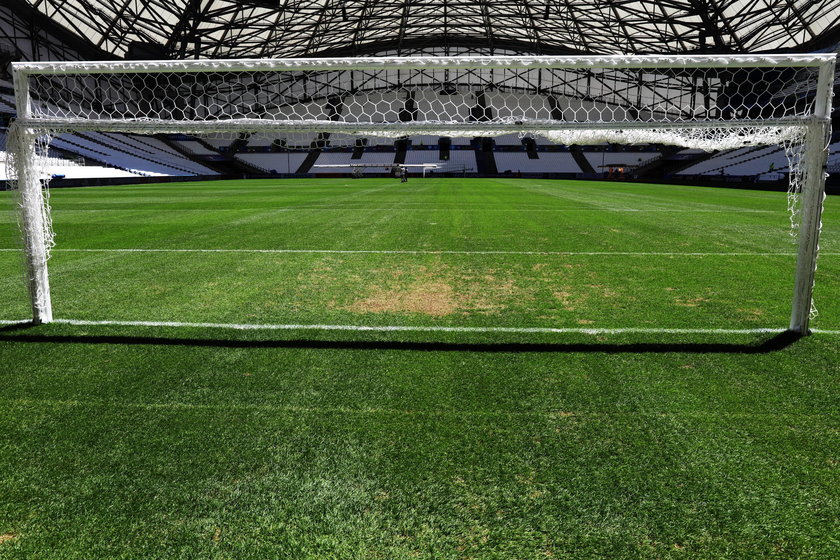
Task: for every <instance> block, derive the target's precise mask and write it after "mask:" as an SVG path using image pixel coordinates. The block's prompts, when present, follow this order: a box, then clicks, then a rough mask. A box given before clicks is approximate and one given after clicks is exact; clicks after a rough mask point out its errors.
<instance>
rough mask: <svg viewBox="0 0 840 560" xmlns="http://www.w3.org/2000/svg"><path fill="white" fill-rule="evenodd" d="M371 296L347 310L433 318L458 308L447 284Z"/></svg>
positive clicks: (377, 292) (421, 285) (417, 285)
mask: <svg viewBox="0 0 840 560" xmlns="http://www.w3.org/2000/svg"><path fill="white" fill-rule="evenodd" d="M372 292H373V293H372V294H371V295H369V296H368V297H366V298H364V299H361V300H359V301H357V302H355V303H353V304H351V305H349V306H347V307H346V309H347V310H348V311H353V312H355V313H422V314H424V315H431V316H434V317H443V316H444V315H451V314H452V313H455V311H456V310H457V309H458V304H457V302H456V301H455V297H454V295H453V290H452V286H450V285H449V284H446V283H444V282H428V283H414V284H412V285H409V286H405V287H397V288H392V289H388V290H383V289H381V288H376V289H374V290H373V291H372Z"/></svg>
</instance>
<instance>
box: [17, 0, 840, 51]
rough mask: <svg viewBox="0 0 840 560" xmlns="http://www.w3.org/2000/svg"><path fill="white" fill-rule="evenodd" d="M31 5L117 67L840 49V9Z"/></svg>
mask: <svg viewBox="0 0 840 560" xmlns="http://www.w3.org/2000/svg"><path fill="white" fill-rule="evenodd" d="M25 1H26V2H27V3H28V4H29V5H30V6H31V7H32V8H34V9H35V10H36V11H37V12H40V14H42V15H44V16H47V17H48V18H49V19H51V20H52V21H54V22H56V23H58V24H60V25H61V26H63V27H65V28H67V29H69V30H70V31H72V32H73V33H74V35H77V36H78V37H80V38H81V39H80V40H82V41H85V42H89V43H91V44H92V45H91V44H89V45H88V46H94V47H96V48H97V50H99V51H101V52H103V53H107V54H109V55H112V56H117V57H124V56H127V55H129V52H130V51H129V49H130V46H131V45H132V44H135V45H137V44H145V45H146V46H147V47H148V48H151V49H152V50H153V51H155V52H157V53H160V54H159V56H160V57H163V56H165V57H167V58H192V57H201V58H237V57H287V56H292V57H296V56H313V55H319V54H330V55H353V54H371V53H377V52H390V53H395V54H409V53H416V52H418V51H421V50H424V49H435V50H436V51H437V52H446V51H447V50H449V51H450V52H452V53H453V54H454V53H455V52H463V51H464V49H468V50H470V51H474V52H482V53H492V52H511V51H514V52H529V53H553V54H559V53H569V54H573V53H599V54H606V53H633V54H639V53H662V52H718V53H727V52H761V51H777V50H785V49H793V50H816V49H819V48H823V47H828V46H830V45H833V44H836V43H837V41H838V40H840V37H838V35H840V33H838V29H840V1H838V0H653V1H651V0H647V1H638V0H25ZM151 58H154V57H151Z"/></svg>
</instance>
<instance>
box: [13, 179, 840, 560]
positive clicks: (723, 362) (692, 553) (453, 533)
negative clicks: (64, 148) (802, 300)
mask: <svg viewBox="0 0 840 560" xmlns="http://www.w3.org/2000/svg"><path fill="white" fill-rule="evenodd" d="M0 204H2V205H4V209H5V210H7V211H6V212H5V213H2V214H0V220H1V221H0V286H1V287H2V289H0V320H7V321H9V320H18V319H26V318H27V317H28V314H29V309H28V303H27V299H26V294H25V289H24V285H23V281H22V272H21V257H20V254H19V251H17V250H16V249H17V247H18V243H17V241H16V233H15V231H16V226H15V224H14V221H15V219H14V216H13V214H12V212H11V206H12V205H11V197H10V195H9V193H0ZM52 204H53V208H54V214H53V217H54V223H55V230H56V233H57V242H58V244H57V246H56V249H55V251H54V253H53V257H52V259H51V260H50V276H51V281H52V295H53V304H54V310H55V315H56V317H57V318H62V319H76V320H89V321H180V322H188V323H247V324H272V325H283V324H307V325H311V324H322V325H356V326H394V325H399V326H421V327H422V326H445V327H476V328H486V327H492V328H496V327H511V328H521V327H562V328H574V329H587V328H591V329H601V328H639V329H686V328H690V329H710V331H709V332H706V333H693V334H680V333H673V332H671V333H668V332H625V333H621V334H604V333H600V334H586V333H565V334H546V333H537V334H535V333H522V332H480V331H472V332H406V331H402V332H376V331H311V330H274V331H267V330H249V331H237V330H228V329H221V328H214V329H210V328H198V327H139V326H119V325H68V324H51V325H44V326H40V327H26V328H24V327H20V326H14V325H8V326H5V327H2V328H0V387H1V388H2V389H0V558H2V559H5V558H60V559H74V558H78V559H86V560H88V559H91V558H125V559H137V558H237V559H239V558H290V559H291V558H294V559H303V558H313V559H314V558H336V559H345V558H346V559H368V558H370V559H374V558H376V559H379V558H381V559H403V558H405V559H409V558H428V559H431V558H435V559H438V558H442V559H450V558H451V559H456V558H457V559H462V558H463V559H466V558H474V559H483V558H498V559H543V558H545V559H551V558H627V559H629V558H650V559H654V558H657V559H658V558H715V559H717V558H737V559H743V558H762V559H765V558H780V559H781V558H785V559H786V558H813V559H815V560H816V559H819V560H824V559H828V558H837V557H840V537H838V535H840V522H838V520H840V455H838V449H840V436H838V425H840V412H838V410H840V409H839V408H838V404H840V403H839V402H838V400H840V399H838V386H837V382H838V374H840V365H838V364H840V336H837V334H831V333H824V334H816V335H814V336H811V337H807V338H804V339H800V340H789V339H786V338H784V337H779V336H776V335H775V334H773V333H762V332H746V333H741V334H733V333H725V332H715V331H714V329H745V330H755V329H763V328H768V329H778V330H779V331H781V330H782V329H784V328H785V327H786V326H787V323H788V316H789V312H790V300H791V295H792V286H793V272H794V260H795V257H794V253H795V251H796V245H795V243H794V242H793V241H792V239H791V237H790V235H789V221H788V216H787V212H786V208H785V197H784V194H782V193H769V192H756V191H744V190H735V189H710V188H696V187H676V186H661V185H643V184H621V183H594V182H592V183H586V182H560V181H539V180H515V179H505V180H477V179H426V180H423V179H412V180H411V181H410V182H408V183H406V184H400V183H399V182H398V181H397V180H393V179H360V180H349V179H330V180H316V179H310V180H299V181H298V180H285V181H267V180H263V181H235V182H206V183H184V184H170V185H144V186H123V187H108V188H105V187H100V188H87V189H66V190H60V189H54V190H53V192H52ZM821 248H822V255H821V257H820V261H819V270H818V273H817V288H816V292H815V296H816V302H817V306H818V308H819V310H820V314H819V316H818V317H817V318H816V319H815V320H814V322H813V324H812V327H814V328H816V329H820V330H823V331H840V298H838V295H840V199H835V198H829V199H828V200H827V202H826V211H825V215H824V228H823V237H822V243H821ZM118 249H121V250H123V251H119V250H118ZM127 249H155V250H156V251H125V250H127ZM257 250H259V251H257ZM281 250H295V251H294V252H283V251H281Z"/></svg>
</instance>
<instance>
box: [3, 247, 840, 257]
mask: <svg viewBox="0 0 840 560" xmlns="http://www.w3.org/2000/svg"><path fill="white" fill-rule="evenodd" d="M0 251H2V252H20V251H21V249H12V248H6V249H0ZM52 251H53V252H62V253H280V254H282V253H304V254H307V253H314V254H317V253H325V254H339V255H356V254H361V255H546V256H551V255H556V256H567V257H574V256H638V257H793V256H796V253H777V252H774V253H754V252H753V253H751V252H737V253H721V252H717V253H705V252H670V251H660V252H656V251H654V252H645V251H435V250H428V251H424V250H414V249H406V250H401V249H396V250H364V249H145V248H136V249H63V248H54V249H52ZM820 255H831V256H836V255H840V253H835V252H820Z"/></svg>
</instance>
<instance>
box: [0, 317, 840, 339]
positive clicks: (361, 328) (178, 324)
mask: <svg viewBox="0 0 840 560" xmlns="http://www.w3.org/2000/svg"><path fill="white" fill-rule="evenodd" d="M52 322H53V323H57V324H60V325H70V326H75V327H93V326H109V327H167V328H196V329H227V330H238V331H356V332H439V333H479V334H480V333H488V334H491V333H509V334H517V333H518V334H583V335H592V336H597V335H603V334H731V335H749V334H773V333H777V334H781V333H783V332H786V330H787V329H785V328H781V327H775V328H774V327H759V328H752V329H689V328H667V327H662V328H656V327H653V328H650V327H614V328H578V327H568V328H567V327H446V326H433V325H432V326H422V325H327V324H295V323H290V324H252V323H190V322H183V321H116V320H115V321H111V320H101V321H92V320H85V319H55V318H54V319H53V320H52ZM26 324H31V321H14V320H0V325H26ZM811 332H813V333H818V334H830V335H840V330H824V329H813V330H812V331H811Z"/></svg>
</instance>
